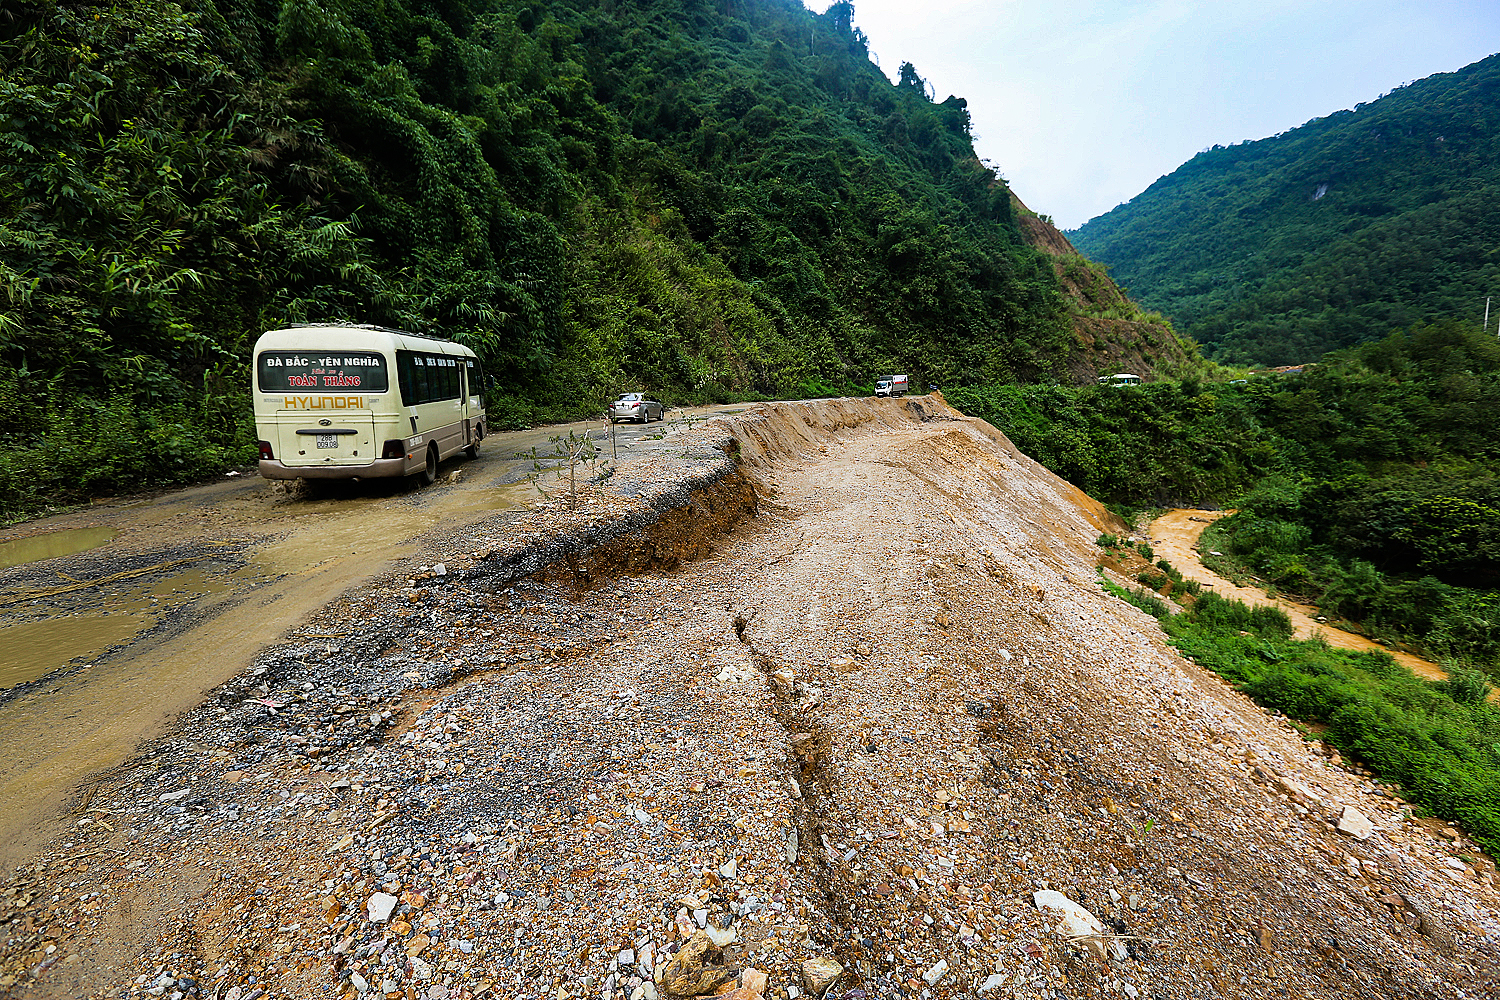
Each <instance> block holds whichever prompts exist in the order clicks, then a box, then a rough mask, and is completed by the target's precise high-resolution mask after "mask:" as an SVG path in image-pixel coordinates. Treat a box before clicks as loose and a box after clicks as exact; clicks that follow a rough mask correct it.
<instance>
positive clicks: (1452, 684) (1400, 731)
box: [1111, 587, 1500, 851]
mask: <svg viewBox="0 0 1500 1000" xmlns="http://www.w3.org/2000/svg"><path fill="white" fill-rule="evenodd" d="M1111 592H1112V593H1115V594H1116V596H1120V597H1122V598H1124V599H1126V600H1131V602H1132V603H1136V602H1135V600H1134V599H1132V598H1131V596H1130V595H1128V594H1126V593H1124V592H1123V591H1122V590H1121V589H1120V588H1117V587H1116V588H1112V589H1111ZM1137 606H1139V605H1137ZM1158 617H1159V618H1160V619H1161V624H1162V628H1163V629H1164V630H1165V631H1166V633H1167V634H1168V636H1169V637H1170V641H1171V642H1172V643H1173V645H1175V646H1177V647H1178V648H1179V649H1180V650H1181V651H1182V653H1183V654H1184V655H1186V656H1189V657H1191V658H1192V659H1193V660H1194V661H1196V662H1197V663H1199V664H1200V665H1202V666H1204V667H1207V668H1208V669H1210V670H1213V671H1214V672H1216V673H1218V674H1220V675H1222V676H1223V677H1224V678H1226V679H1227V680H1229V681H1230V682H1232V683H1233V684H1235V685H1236V686H1237V687H1238V688H1240V689H1241V690H1242V691H1244V692H1245V693H1246V694H1247V695H1249V696H1250V697H1252V698H1254V699H1255V700H1256V701H1257V702H1259V703H1260V704H1262V705H1265V706H1267V707H1270V708H1274V709H1276V710H1277V711H1280V712H1284V713H1285V714H1286V715H1288V716H1290V717H1292V718H1296V719H1301V720H1304V721H1307V722H1315V723H1321V724H1323V725H1326V726H1327V733H1326V736H1325V738H1326V739H1327V740H1328V741H1329V742H1331V743H1333V744H1334V745H1335V746H1337V747H1338V748H1339V749H1340V750H1342V751H1343V752H1344V753H1345V754H1347V755H1348V756H1349V757H1350V758H1352V759H1355V760H1358V761H1361V762H1362V763H1364V764H1366V765H1368V766H1369V767H1370V768H1371V769H1372V770H1373V771H1375V772H1376V773H1377V774H1378V775H1380V777H1381V779H1382V780H1384V781H1388V782H1390V783H1392V784H1395V785H1398V786H1400V787H1401V788H1402V789H1403V794H1404V795H1405V796H1406V797H1407V798H1408V799H1409V800H1410V801H1412V802H1413V803H1414V804H1416V805H1417V806H1418V807H1419V808H1420V809H1423V810H1426V811H1428V812H1431V813H1434V814H1436V815H1439V816H1442V817H1444V818H1446V819H1449V820H1452V821H1457V822H1461V823H1463V824H1464V826H1465V827H1466V828H1467V829H1468V831H1469V832H1470V834H1471V835H1472V836H1473V837H1474V838H1475V840H1476V841H1478V842H1479V843H1480V844H1481V845H1483V846H1484V847H1485V848H1486V850H1490V851H1494V850H1497V849H1500V712H1497V710H1496V709H1495V706H1493V705H1492V704H1491V703H1490V702H1489V701H1488V700H1487V699H1488V691H1489V685H1488V683H1487V679H1486V678H1485V677H1484V676H1483V675H1482V674H1479V673H1477V672H1475V671H1472V670H1469V671H1466V670H1463V669H1461V668H1460V669H1457V670H1455V671H1454V672H1453V673H1452V674H1451V675H1450V677H1449V678H1448V680H1446V681H1442V682H1430V681H1426V680H1423V679H1421V678H1419V677H1417V676H1416V675H1414V674H1413V673H1412V672H1411V671H1410V670H1407V669H1406V668H1405V667H1403V666H1401V665H1400V664H1398V663H1397V662H1396V661H1395V660H1394V659H1393V658H1392V657H1391V656H1390V655H1389V654H1387V653H1385V652H1382V651H1373V652H1349V651H1346V650H1339V649H1333V648H1331V647H1330V646H1329V645H1328V644H1327V643H1326V642H1322V641H1298V640H1293V639H1291V638H1290V635H1291V629H1290V627H1289V623H1288V622H1287V620H1286V617H1285V615H1284V614H1281V613H1280V612H1279V611H1277V610H1276V609H1273V608H1251V607H1248V606H1246V605H1245V604H1243V603H1241V602H1239V601H1231V600H1228V599H1225V598H1223V597H1220V596H1219V595H1217V594H1214V593H1212V592H1209V593H1205V594H1203V595H1202V596H1201V597H1200V598H1199V599H1198V601H1197V602H1195V604H1194V606H1193V608H1192V609H1191V610H1190V611H1188V612H1186V613H1184V614H1181V615H1177V616H1158Z"/></svg>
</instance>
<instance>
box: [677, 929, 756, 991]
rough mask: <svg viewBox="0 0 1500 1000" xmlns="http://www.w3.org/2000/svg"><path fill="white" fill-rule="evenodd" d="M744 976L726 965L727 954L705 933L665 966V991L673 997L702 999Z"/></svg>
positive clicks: (693, 940) (680, 950) (679, 951)
mask: <svg viewBox="0 0 1500 1000" xmlns="http://www.w3.org/2000/svg"><path fill="white" fill-rule="evenodd" d="M739 977H740V970H739V969H737V968H728V967H726V966H725V965H724V952H723V951H721V950H720V949H719V946H718V945H716V944H714V943H713V941H711V940H710V939H709V936H708V934H707V933H705V932H704V931H698V932H697V933H696V934H694V935H693V936H692V937H690V938H688V940H687V943H686V944H684V945H683V946H682V948H681V949H679V950H678V952H677V954H675V955H673V956H672V960H671V961H670V962H668V963H667V964H666V965H664V966H662V971H661V980H660V982H661V990H662V992H663V993H665V994H666V995H667V996H669V997H701V996H708V995H709V994H711V993H713V992H715V991H717V990H718V989H719V987H721V986H723V985H725V984H726V983H732V982H734V981H735V980H736V979H738V978H739Z"/></svg>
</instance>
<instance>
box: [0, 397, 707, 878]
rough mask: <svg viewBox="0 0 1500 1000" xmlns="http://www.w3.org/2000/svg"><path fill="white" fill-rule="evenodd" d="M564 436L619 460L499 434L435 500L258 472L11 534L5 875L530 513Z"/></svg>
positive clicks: (1, 611) (385, 488)
mask: <svg viewBox="0 0 1500 1000" xmlns="http://www.w3.org/2000/svg"><path fill="white" fill-rule="evenodd" d="M726 409H731V408H729V407H711V408H699V409H693V410H678V411H674V412H673V414H672V420H671V421H668V422H662V423H655V424H651V425H645V426H642V425H634V424H620V425H619V426H618V427H617V428H616V441H615V445H616V447H617V448H618V449H620V451H621V453H623V454H628V453H629V450H630V448H631V447H634V446H635V445H636V444H637V443H638V442H639V441H641V440H642V439H643V438H649V437H652V436H657V435H660V434H661V433H663V432H664V431H666V430H667V429H669V428H670V427H671V426H674V425H679V424H685V423H687V422H690V421H692V420H700V419H703V418H705V417H706V416H708V415H710V414H712V413H715V412H720V411H723V410H726ZM569 433H573V434H577V435H582V434H584V433H589V434H590V435H591V436H593V437H595V438H596V439H598V442H599V444H600V446H601V447H604V448H605V449H606V450H608V447H609V441H608V437H607V432H606V431H605V429H604V426H603V425H602V424H600V423H599V422H597V421H594V422H581V423H576V424H568V425H560V426H549V427H540V428H535V429H532V430H529V431H518V432H511V433H502V434H496V435H492V436H491V437H490V438H489V439H488V440H487V441H486V442H485V445H484V448H483V449H482V451H481V453H480V456H479V458H478V459H476V460H472V461H465V460H463V459H459V458H456V459H451V460H449V461H448V462H445V463H444V464H443V466H442V468H441V470H440V472H439V482H438V483H437V484H435V485H434V486H432V487H430V488H426V489H420V488H417V487H415V486H414V485H413V484H412V483H410V482H404V481H373V482H369V483H342V484H335V485H331V486H328V487H325V488H324V489H323V490H322V491H321V492H320V493H319V494H318V495H317V496H316V497H314V498H306V497H303V496H301V495H300V494H296V493H295V492H289V491H288V490H287V489H285V488H284V487H283V486H282V485H280V484H272V483H270V482H267V481H266V480H263V479H261V478H260V477H259V476H256V475H254V474H253V473H250V474H241V475H235V476H230V477H226V478H225V479H224V480H223V481H221V482H217V483H213V484H210V485H206V486H200V487H196V488H192V489H187V490H176V491H173V492H169V493H165V494H161V495H158V496H148V497H129V498H122V499H119V500H106V501H101V502H99V503H96V504H94V505H92V506H90V507H88V508H86V509H83V510H78V511H74V512H72V513H68V514H64V515H60V516H57V517H52V518H47V519H44V520H38V521H32V522H27V523H25V524H20V525H15V526H12V527H11V528H9V529H6V530H4V531H0V565H3V566H5V567H6V568H3V569H0V745H3V746H5V747H7V748H8V749H7V752H6V753H5V754H3V755H0V802H5V803H6V808H5V809H3V810H0V865H8V864H12V863H14V862H15V861H16V860H18V859H19V858H21V857H24V856H26V855H27V854H29V853H30V852H31V851H33V850H34V849H35V848H36V846H37V845H38V844H40V843H42V842H44V841H45V840H46V839H47V838H48V837H50V836H52V835H55V834H56V833H57V832H58V831H59V830H60V829H61V827H62V825H63V824H65V823H67V822H71V820H70V819H69V818H68V817H66V816H63V815H61V814H60V808H61V807H62V805H63V803H64V802H66V801H67V800H68V799H69V797H70V796H72V795H73V793H74V792H75V791H76V790H77V789H78V788H79V786H80V784H87V783H88V782H90V781H93V780H97V779H98V778H99V777H100V776H102V775H105V774H107V772H108V771H109V769H111V768H113V767H115V766H117V765H119V764H121V763H122V762H124V761H125V760H127V759H128V758H129V756H130V753H131V752H132V751H133V750H134V749H135V748H136V747H137V746H138V745H139V744H141V743H142V742H143V741H145V740H148V739H151V738H153V737H155V736H157V735H159V734H160V733H161V732H162V726H163V725H164V724H165V723H166V722H167V720H169V719H171V718H172V717H173V716H175V715H177V714H178V713H180V712H182V711H184V710H186V709H188V708H191V707H192V706H194V705H196V704H198V703H199V702H200V701H201V700H202V699H203V696H204V693H205V692H207V691H208V690H210V689H212V688H213V687H214V686H216V685H218V684H220V683H222V682H223V681H225V680H226V679H228V678H230V677H233V676H234V675H235V674H236V673H238V672H239V671H241V670H243V669H244V668H245V667H246V666H247V665H248V664H249V663H250V662H251V660H252V659H253V658H254V657H255V656H256V654H257V653H259V652H260V650H261V649H262V648H264V647H265V646H266V645H268V644H270V643H272V642H276V641H278V640H280V639H282V638H283V637H284V636H289V635H291V636H295V635H298V634H305V632H306V629H305V628H303V626H304V625H305V623H306V621H307V620H308V619H309V618H310V617H311V616H312V615H313V614H314V613H315V612H316V611H318V610H319V609H320V608H322V607H323V606H324V605H325V604H327V603H328V602H329V601H330V600H332V599H334V598H336V597H337V596H338V595H339V594H341V593H343V592H345V591H346V590H348V589H349V588H351V587H355V586H358V585H359V584H361V583H363V582H364V581H366V580H368V579H369V578H371V577H372V576H374V575H375V574H377V573H379V572H381V571H382V570H384V569H385V568H386V567H387V566H388V565H389V564H390V563H391V561H392V560H394V559H400V558H403V557H407V556H410V555H412V554H414V553H416V552H418V551H419V549H420V546H421V544H422V542H423V540H424V539H425V538H428V537H429V536H435V537H441V536H442V534H443V533H444V532H447V531H451V530H453V529H455V528H459V527H462V526H464V525H468V524H472V523H473V522H475V521H476V520H479V519H482V518H486V517H493V516H495V515H496V514H497V513H499V512H504V511H509V510H515V509H518V508H521V507H524V506H525V505H527V504H530V503H532V502H534V501H536V500H537V499H538V497H539V494H538V492H537V489H536V487H535V486H533V485H532V483H531V482H530V481H528V479H527V478H526V477H527V476H529V475H531V474H532V473H533V471H534V470H533V463H532V460H531V459H530V458H529V457H527V458H518V457H517V456H518V455H519V454H522V453H529V452H530V451H531V450H532V449H533V448H535V449H536V450H537V451H538V452H539V453H541V454H543V455H546V454H548V453H550V452H552V451H553V446H552V444H551V438H552V437H553V436H556V435H564V436H565V435H567V434H569ZM542 483H543V485H544V486H545V488H547V489H553V488H556V485H557V483H556V480H555V478H551V477H544V478H543V479H542ZM73 549H81V550H82V551H72V550H73Z"/></svg>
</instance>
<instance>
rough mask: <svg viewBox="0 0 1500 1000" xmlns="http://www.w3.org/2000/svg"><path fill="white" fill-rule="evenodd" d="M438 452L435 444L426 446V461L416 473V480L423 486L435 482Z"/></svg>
mask: <svg viewBox="0 0 1500 1000" xmlns="http://www.w3.org/2000/svg"><path fill="white" fill-rule="evenodd" d="M437 467H438V454H437V445H435V444H430V445H428V446H427V462H426V464H425V465H423V466H422V471H420V472H418V473H417V480H418V481H419V482H420V483H421V484H422V485H423V486H431V485H432V484H433V483H435V482H437Z"/></svg>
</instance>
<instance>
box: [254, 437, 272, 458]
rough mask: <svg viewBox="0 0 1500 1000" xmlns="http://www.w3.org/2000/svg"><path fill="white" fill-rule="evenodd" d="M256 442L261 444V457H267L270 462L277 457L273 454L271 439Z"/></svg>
mask: <svg viewBox="0 0 1500 1000" xmlns="http://www.w3.org/2000/svg"><path fill="white" fill-rule="evenodd" d="M256 443H257V444H258V445H259V446H260V457H261V458H263V459H265V460H266V461H268V462H269V461H272V460H274V459H275V458H276V456H275V455H274V454H272V452H271V442H269V441H258V442H256Z"/></svg>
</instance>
